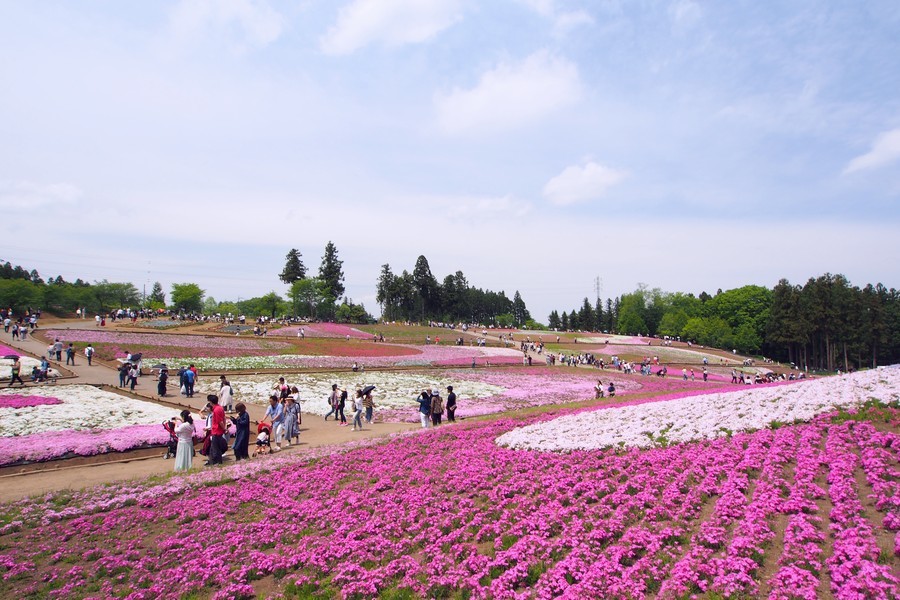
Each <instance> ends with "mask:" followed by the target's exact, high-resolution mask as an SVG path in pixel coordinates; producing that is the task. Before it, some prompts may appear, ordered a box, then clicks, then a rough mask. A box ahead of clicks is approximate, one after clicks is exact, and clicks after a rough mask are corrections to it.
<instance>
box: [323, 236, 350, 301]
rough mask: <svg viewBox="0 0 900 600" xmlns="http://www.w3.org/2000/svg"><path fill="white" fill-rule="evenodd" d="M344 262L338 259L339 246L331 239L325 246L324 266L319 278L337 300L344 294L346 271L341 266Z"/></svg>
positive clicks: (329, 293)
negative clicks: (336, 246)
mask: <svg viewBox="0 0 900 600" xmlns="http://www.w3.org/2000/svg"><path fill="white" fill-rule="evenodd" d="M343 264H344V261H342V260H338V254H337V248H335V247H334V244H333V243H332V242H330V241H329V242H328V244H327V245H326V246H325V255H324V256H323V257H322V266H321V267H319V279H321V280H322V283H323V285H324V286H325V289H326V290H327V292H328V295H330V296H331V297H332V298H334V299H335V300H337V299H338V298H340V297H341V296H343V295H344V271H343V269H342V268H341V267H342V265H343Z"/></svg>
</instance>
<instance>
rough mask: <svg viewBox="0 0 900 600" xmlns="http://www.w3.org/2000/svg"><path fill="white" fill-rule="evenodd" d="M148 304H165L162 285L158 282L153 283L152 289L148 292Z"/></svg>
mask: <svg viewBox="0 0 900 600" xmlns="http://www.w3.org/2000/svg"><path fill="white" fill-rule="evenodd" d="M149 299H150V302H154V303H158V304H165V303H166V293H165V292H164V291H163V287H162V284H161V283H160V282H158V281H157V282H155V283H154V284H153V289H152V290H150V298H149Z"/></svg>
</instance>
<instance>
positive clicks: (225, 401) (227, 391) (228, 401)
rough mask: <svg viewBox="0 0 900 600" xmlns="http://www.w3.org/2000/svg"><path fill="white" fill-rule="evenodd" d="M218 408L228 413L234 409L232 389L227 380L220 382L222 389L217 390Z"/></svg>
mask: <svg viewBox="0 0 900 600" xmlns="http://www.w3.org/2000/svg"><path fill="white" fill-rule="evenodd" d="M218 396H219V406H221V407H222V408H223V409H225V410H226V411H228V412H231V411H232V410H233V409H234V388H232V387H231V383H230V382H229V381H228V380H227V379H223V380H222V387H220V388H219V393H218Z"/></svg>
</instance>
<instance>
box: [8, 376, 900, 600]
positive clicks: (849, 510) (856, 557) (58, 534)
mask: <svg viewBox="0 0 900 600" xmlns="http://www.w3.org/2000/svg"><path fill="white" fill-rule="evenodd" d="M867 393H868V394H869V395H870V396H872V397H878V395H879V394H880V391H879V389H877V388H876V389H872V390H868V391H867ZM541 418H546V417H538V416H532V417H529V418H528V419H526V421H532V422H534V421H537V420H539V419H541ZM898 423H900V413H898V411H897V410H895V409H870V410H869V412H868V413H863V414H856V415H852V414H846V413H844V414H840V415H836V414H832V415H825V416H820V417H817V418H816V419H814V420H813V422H811V423H809V424H804V425H792V426H785V427H781V428H779V429H776V430H772V429H764V430H760V431H756V432H754V433H739V434H735V435H733V436H731V437H722V438H716V439H712V440H702V441H698V442H693V443H686V444H675V445H672V446H668V447H664V448H653V449H647V450H641V449H631V450H627V451H622V452H617V451H614V450H587V451H580V450H576V451H572V452H568V453H556V452H536V451H521V450H511V449H507V448H503V447H500V446H498V445H497V444H496V443H495V439H496V438H497V437H498V436H500V435H502V434H504V433H506V432H508V431H509V430H511V429H512V428H514V427H517V426H519V425H522V421H521V420H513V419H508V418H507V419H500V420H493V421H485V422H478V423H472V424H457V425H454V426H448V427H442V428H437V429H432V430H427V431H426V432H423V433H416V434H412V435H405V436H400V437H397V438H396V439H394V440H391V441H389V442H387V443H380V444H371V445H357V446H355V447H352V448H350V449H348V450H347V451H344V452H335V453H334V454H331V455H329V456H328V457H327V458H325V459H323V458H321V453H319V454H316V453H311V455H310V458H309V459H303V458H302V457H298V459H297V460H296V462H294V461H291V460H279V461H278V462H273V463H271V465H272V466H273V467H277V468H275V469H274V470H272V471H271V472H268V473H263V472H262V471H263V470H264V469H265V465H266V464H267V463H266V462H265V461H256V462H254V463H251V464H250V465H238V466H236V467H233V468H227V469H225V470H222V471H221V475H220V474H219V473H216V472H202V473H197V474H191V475H188V476H186V477H174V478H172V479H170V480H168V481H166V482H163V483H145V484H132V483H129V484H122V485H120V486H117V487H112V488H98V489H96V490H94V491H88V492H83V493H76V494H73V493H70V492H62V493H58V494H47V495H45V496H43V497H41V498H40V499H36V500H34V501H22V502H19V503H14V504H10V505H6V506H5V507H3V508H2V510H0V522H3V523H5V524H6V525H5V526H4V527H3V528H2V529H0V572H2V581H0V594H3V595H4V597H21V596H35V597H38V596H40V597H47V598H81V597H108V596H114V595H122V596H124V595H128V597H130V598H134V599H139V598H148V599H149V598H184V597H216V598H249V597H251V596H253V595H255V594H256V593H257V592H258V593H260V594H261V595H262V596H267V597H272V596H277V597H291V598H299V597H304V598H305V597H341V598H375V597H421V598H498V599H504V598H557V597H563V598H641V597H651V596H652V597H657V598H685V597H690V596H694V595H696V596H698V597H707V598H716V597H736V598H740V597H743V598H749V597H773V598H820V597H834V598H876V599H882V598H883V599H889V598H896V597H897V596H898V594H900V582H898V579H897V575H896V573H897V568H898V566H900V562H898V553H900V543H898V533H897V532H898V529H900V494H898V491H900V490H898V485H900V483H898V479H900V473H898V469H897V461H898V458H900V457H898V453H900V437H898V434H897V425H898ZM280 458H281V457H279V459H280ZM214 477H219V478H220V479H219V480H218V482H216V480H215V479H213V478H214ZM211 507H214V508H211Z"/></svg>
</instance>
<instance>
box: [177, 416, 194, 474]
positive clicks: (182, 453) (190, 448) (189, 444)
mask: <svg viewBox="0 0 900 600" xmlns="http://www.w3.org/2000/svg"><path fill="white" fill-rule="evenodd" d="M175 435H176V436H177V437H178V449H177V450H176V451H175V470H176V471H187V470H189V469H190V468H191V466H192V464H193V462H194V419H193V418H191V413H190V412H189V411H187V410H183V411H181V423H179V424H178V425H177V426H176V427H175Z"/></svg>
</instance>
